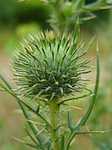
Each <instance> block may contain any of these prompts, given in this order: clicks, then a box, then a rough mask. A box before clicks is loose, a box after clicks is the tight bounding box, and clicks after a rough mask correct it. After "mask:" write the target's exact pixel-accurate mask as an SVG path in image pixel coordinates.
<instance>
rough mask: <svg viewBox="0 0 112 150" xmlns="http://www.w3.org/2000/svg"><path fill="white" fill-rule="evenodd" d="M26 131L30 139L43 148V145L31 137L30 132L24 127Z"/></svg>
mask: <svg viewBox="0 0 112 150" xmlns="http://www.w3.org/2000/svg"><path fill="white" fill-rule="evenodd" d="M25 131H26V133H27V134H28V135H29V137H30V138H31V139H32V141H33V142H34V143H35V144H36V145H37V147H38V148H40V149H43V147H42V146H41V145H40V144H39V143H38V142H37V141H36V140H35V139H34V138H33V136H32V135H31V134H30V132H29V131H28V130H27V129H25Z"/></svg>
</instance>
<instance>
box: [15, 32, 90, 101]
mask: <svg viewBox="0 0 112 150" xmlns="http://www.w3.org/2000/svg"><path fill="white" fill-rule="evenodd" d="M23 49H24V50H23V51H22V50H21V51H19V52H18V54H17V58H16V60H15V61H14V65H13V68H14V69H15V71H16V73H15V77H16V78H15V79H16V80H17V85H18V87H19V88H18V90H17V91H18V93H19V94H20V95H22V96H24V97H31V98H34V97H35V96H39V97H41V96H44V97H45V98H47V99H53V98H60V97H63V96H66V95H68V94H72V93H76V92H82V91H83V89H84V86H85V84H84V83H82V82H84V80H83V79H82V77H81V75H82V74H85V73H88V72H90V71H89V70H86V68H87V64H88V62H89V60H84V61H82V62H80V61H79V60H80V59H81V58H82V56H84V55H85V54H86V49H82V46H81V45H80V44H77V37H75V36H73V34H69V35H68V36H66V35H63V36H61V35H60V34H58V35H57V36H56V34H55V33H54V32H53V31H51V32H45V33H40V34H38V36H37V37H36V38H35V39H34V38H32V37H31V38H30V40H29V41H28V43H27V44H25V46H23Z"/></svg>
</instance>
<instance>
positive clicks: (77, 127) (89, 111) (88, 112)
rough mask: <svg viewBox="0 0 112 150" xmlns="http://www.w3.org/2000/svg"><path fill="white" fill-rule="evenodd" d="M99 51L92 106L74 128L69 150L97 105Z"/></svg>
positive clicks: (69, 141) (68, 143)
mask: <svg viewBox="0 0 112 150" xmlns="http://www.w3.org/2000/svg"><path fill="white" fill-rule="evenodd" d="M99 65H100V64H99V50H98V49H97V73H96V84H95V88H94V94H93V97H92V101H91V104H90V106H89V108H88V110H87V112H86V114H85V115H84V117H83V118H82V120H81V121H80V122H79V123H78V125H76V126H75V127H74V132H73V133H71V134H70V136H69V138H68V142H67V150H68V149H69V145H70V143H71V141H72V140H73V138H74V136H75V135H76V132H75V131H76V130H78V129H79V128H80V127H81V126H83V125H85V123H86V121H87V120H88V118H89V116H90V114H91V112H92V109H93V106H94V103H95V100H96V95H97V92H98V85H99V75H100V66H99Z"/></svg>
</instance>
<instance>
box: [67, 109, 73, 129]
mask: <svg viewBox="0 0 112 150" xmlns="http://www.w3.org/2000/svg"><path fill="white" fill-rule="evenodd" d="M68 127H69V129H70V130H71V131H73V127H72V118H71V114H70V111H68Z"/></svg>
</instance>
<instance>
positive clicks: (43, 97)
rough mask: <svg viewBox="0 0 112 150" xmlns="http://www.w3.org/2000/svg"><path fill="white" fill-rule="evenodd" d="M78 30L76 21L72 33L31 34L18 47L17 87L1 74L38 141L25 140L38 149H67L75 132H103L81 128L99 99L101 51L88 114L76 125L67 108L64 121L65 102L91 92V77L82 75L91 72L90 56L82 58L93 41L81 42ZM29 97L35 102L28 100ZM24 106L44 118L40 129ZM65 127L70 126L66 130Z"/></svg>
mask: <svg viewBox="0 0 112 150" xmlns="http://www.w3.org/2000/svg"><path fill="white" fill-rule="evenodd" d="M78 30H79V24H78V23H77V24H76V30H75V32H74V33H72V34H69V35H66V34H63V36H62V35H60V34H57V35H56V34H55V33H54V32H53V31H51V32H42V33H40V34H38V36H37V37H36V38H33V37H31V36H30V39H29V40H28V42H27V41H25V42H26V44H24V45H22V47H23V50H22V51H21V50H20V51H19V50H18V51H17V54H16V58H15V60H14V63H13V69H14V70H15V73H14V80H15V81H16V83H17V86H18V88H17V90H12V88H11V87H10V86H9V84H8V83H7V82H6V81H5V79H4V78H3V77H2V76H1V79H2V80H3V81H4V82H5V83H6V85H7V86H8V88H9V89H7V88H6V87H5V86H3V85H2V84H0V86H1V87H2V88H3V89H4V90H5V91H7V92H8V93H10V94H11V95H12V96H13V97H15V98H16V99H17V101H18V103H19V105H20V107H21V109H22V110H23V113H24V115H25V117H26V119H27V122H28V124H29V126H30V128H31V130H32V131H33V134H34V136H35V137H36V139H34V137H33V135H32V134H31V133H30V132H29V131H28V130H27V129H25V130H26V132H27V134H28V135H29V136H30V138H31V139H32V140H33V142H34V143H35V145H34V144H30V143H26V142H24V143H25V144H27V145H29V146H31V147H34V148H36V149H43V150H44V149H53V150H59V149H63V150H64V149H66V150H68V149H69V147H70V144H71V142H72V140H73V138H74V137H75V135H77V134H86V133H101V132H86V131H81V130H80V128H81V126H83V125H84V124H85V123H86V121H87V119H88V117H89V115H90V113H91V111H92V108H93V105H94V102H95V99H96V94H97V90H98V82H99V56H98V52H97V79H96V85H95V90H94V94H93V96H92V101H91V104H90V106H89V108H88V110H87V112H86V114H85V115H84V117H83V118H82V120H81V121H80V122H79V123H78V124H77V125H76V126H72V119H71V115H70V110H69V109H68V121H65V122H63V121H64V120H63V121H61V119H62V118H61V114H62V110H61V109H62V108H61V106H62V105H63V106H64V105H65V104H66V105H67V104H68V103H67V102H68V101H71V100H75V99H80V98H84V97H87V96H90V95H91V94H92V92H91V90H90V89H88V88H87V86H86V84H85V82H86V81H88V80H87V79H84V78H82V75H83V74H86V73H89V72H90V70H89V65H88V63H89V61H90V60H83V61H80V59H81V58H82V57H83V56H84V55H85V54H86V52H87V48H88V47H89V44H90V43H89V44H88V45H87V46H85V47H84V46H83V45H82V44H81V43H80V44H78ZM78 93H79V94H78ZM78 95H79V96H78ZM30 101H31V103H32V105H30V104H29V102H30ZM24 106H25V107H27V109H28V110H29V111H31V112H33V113H34V114H36V116H38V117H39V118H40V119H41V121H40V122H41V123H40V124H39V125H40V130H41V131H38V130H37V129H36V128H35V125H34V122H33V120H31V118H30V117H31V116H30V115H28V114H27V111H26V109H25V108H24ZM43 110H45V111H43ZM36 119H37V118H36ZM66 128H68V129H69V130H68V131H66ZM65 136H66V138H65Z"/></svg>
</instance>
